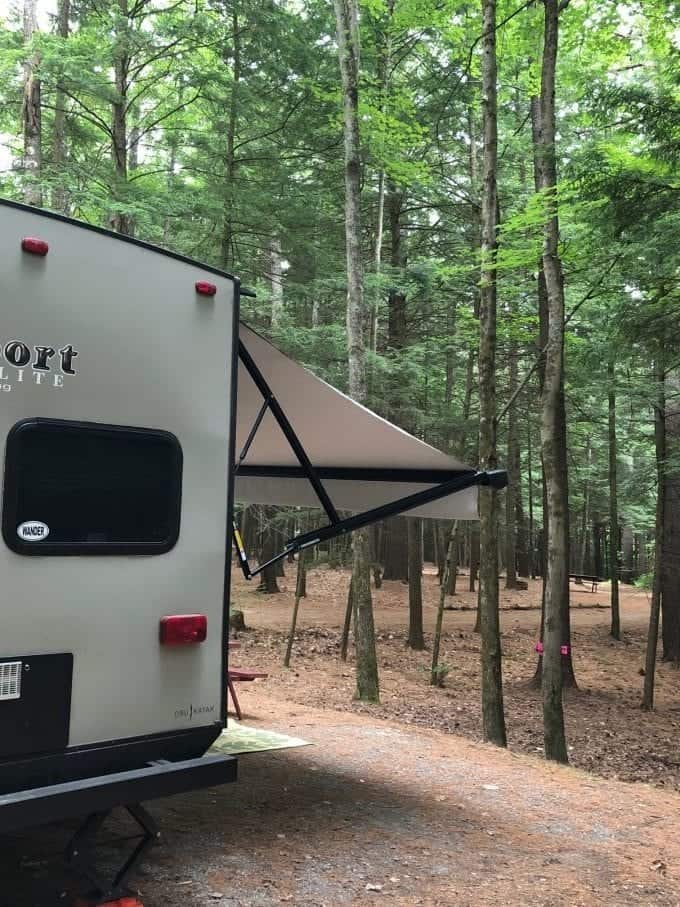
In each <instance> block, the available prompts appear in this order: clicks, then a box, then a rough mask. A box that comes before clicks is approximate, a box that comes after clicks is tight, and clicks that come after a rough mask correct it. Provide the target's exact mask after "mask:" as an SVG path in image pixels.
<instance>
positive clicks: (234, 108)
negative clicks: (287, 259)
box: [220, 0, 243, 268]
mask: <svg viewBox="0 0 680 907" xmlns="http://www.w3.org/2000/svg"><path fill="white" fill-rule="evenodd" d="M230 60H231V64H232V86H231V96H230V98H229V120H228V123H227V153H226V158H225V162H224V204H223V211H222V237H221V242H220V252H221V254H220V260H221V264H222V267H223V268H229V267H231V265H232V264H233V261H234V198H235V186H234V180H235V178H236V153H235V152H236V123H237V119H238V110H239V92H240V87H241V78H242V75H243V73H242V63H241V27H240V24H239V0H232V4H231V47H230V48H228V49H227V50H226V51H225V54H224V62H225V65H226V66H228V65H229V62H230Z"/></svg>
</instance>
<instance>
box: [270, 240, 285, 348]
mask: <svg viewBox="0 0 680 907" xmlns="http://www.w3.org/2000/svg"><path fill="white" fill-rule="evenodd" d="M269 281H270V284H271V289H272V308H271V313H272V314H271V322H270V324H271V327H272V328H273V329H274V330H276V329H277V328H280V327H281V323H282V321H283V256H282V254H281V240H280V239H279V238H278V237H274V238H273V239H272V240H271V242H270V243H269Z"/></svg>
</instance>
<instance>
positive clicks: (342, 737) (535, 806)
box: [0, 570, 680, 907]
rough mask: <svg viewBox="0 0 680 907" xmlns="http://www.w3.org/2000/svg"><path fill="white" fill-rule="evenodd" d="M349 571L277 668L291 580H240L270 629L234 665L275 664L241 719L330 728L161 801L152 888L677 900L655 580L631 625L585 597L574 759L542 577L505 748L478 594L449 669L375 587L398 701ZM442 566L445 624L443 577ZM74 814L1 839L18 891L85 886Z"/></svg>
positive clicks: (476, 901)
mask: <svg viewBox="0 0 680 907" xmlns="http://www.w3.org/2000/svg"><path fill="white" fill-rule="evenodd" d="M346 582H347V576H346V574H343V573H342V572H335V571H326V570H323V571H319V572H315V573H312V574H311V575H310V579H309V593H310V594H309V596H308V598H307V599H306V600H305V601H304V602H303V606H302V611H301V619H300V633H299V639H298V640H297V642H296V647H295V655H294V660H293V665H292V668H291V670H285V669H283V668H282V667H281V666H280V661H281V656H282V646H283V641H284V637H285V631H284V628H285V627H286V626H287V623H288V620H289V616H290V608H291V596H290V594H289V593H288V592H284V593H282V594H281V595H279V596H268V597H261V596H259V595H258V594H257V593H256V592H255V591H254V590H253V589H252V587H249V586H246V585H245V584H241V583H237V586H236V589H235V598H236V601H237V602H238V603H239V604H240V606H241V607H242V608H243V609H244V611H245V614H246V621H247V623H248V624H249V625H250V626H251V627H252V628H253V629H251V630H249V631H247V632H246V633H243V634H240V637H239V641H240V643H241V647H240V648H239V649H237V650H236V651H235V652H234V653H233V660H234V663H235V664H238V665H243V666H247V667H261V668H263V669H264V670H267V671H268V672H269V675H270V676H269V678H268V679H267V680H266V681H262V682H258V683H257V684H249V685H242V687H241V690H240V693H241V703H242V705H243V707H244V711H245V713H246V715H245V720H246V722H247V723H248V724H252V725H259V726H262V727H266V728H271V729H275V730H280V731H282V732H284V733H290V734H293V735H295V736H299V737H302V738H304V739H306V740H308V741H310V742H311V743H312V744H313V745H312V746H309V747H304V748H299V749H288V750H282V751H278V752H271V753H266V754H251V755H246V756H243V757H241V759H240V780H239V782H238V783H237V784H235V785H229V786H227V787H224V788H222V789H216V790H209V791H202V792H198V793H195V794H191V795H186V796H183V797H178V798H174V799H170V800H166V801H163V802H161V803H158V804H155V805H154V806H153V807H152V809H153V812H154V815H155V816H156V817H157V818H158V820H159V823H160V825H161V827H162V829H163V832H164V837H163V841H162V842H161V844H160V846H159V847H157V848H156V849H155V851H154V852H153V855H152V857H150V858H149V860H148V861H147V862H146V863H145V864H144V865H143V867H142V872H141V873H140V874H139V875H138V877H137V881H138V884H139V887H140V889H141V892H142V894H143V902H144V905H145V907H180V905H182V907H207V905H211V904H222V905H224V907H273V905H280V904H288V905H300V907H322V905H325V907H344V905H352V907H364V905H379V904H381V903H386V904H394V905H395V907H396V905H402V907H407V905H414V907H416V905H421V907H440V905H441V907H444V905H452V907H454V905H455V907H466V905H470V907H475V905H491V904H497V903H500V902H505V903H506V904H508V905H538V907H552V905H565V907H566V905H574V907H575V905H605V904H607V905H617V907H618V905H629V904H631V905H632V904H635V905H648V904H649V905H652V904H653V905H680V885H679V883H680V841H678V838H677V821H678V817H679V815H680V793H678V791H677V788H678V785H679V783H680V776H679V774H678V763H679V762H680V756H679V754H678V746H677V725H678V721H679V720H680V714H679V713H678V707H680V697H679V696H678V693H679V692H680V691H679V690H678V685H679V680H678V678H679V675H678V673H677V672H676V671H675V670H673V669H672V668H670V667H667V666H662V667H661V669H660V676H659V688H658V689H659V702H658V706H659V707H658V711H657V712H655V713H654V714H653V715H646V714H643V713H641V712H640V710H639V708H638V701H639V691H640V685H641V682H642V678H641V677H640V675H639V673H638V672H639V669H640V666H641V664H642V652H643V650H642V639H643V632H644V624H645V620H646V611H647V607H648V603H647V599H646V596H645V594H644V593H642V592H638V591H636V590H628V589H626V591H625V593H624V595H623V602H622V605H623V606H622V617H623V625H624V628H625V641H623V642H621V643H612V642H610V641H609V640H608V638H607V627H608V617H609V614H608V611H607V610H605V609H603V608H595V607H593V606H594V605H596V604H600V605H604V604H606V602H607V598H608V589H607V588H606V587H601V589H600V591H599V592H598V593H597V594H591V593H587V592H583V591H578V592H576V593H575V595H574V606H575V607H574V613H573V618H574V656H575V666H576V672H577V676H578V680H579V690H578V691H573V692H571V693H570V694H569V696H568V702H567V721H568V733H569V742H570V746H571V747H572V749H571V757H572V764H573V766H574V767H570V768H562V767H557V766H554V765H549V764H547V763H545V761H544V760H543V759H542V758H541V755H540V753H539V752H538V750H539V749H540V746H541V726H540V709H539V701H538V698H537V696H536V694H535V693H534V692H533V691H532V690H531V689H530V688H529V687H528V686H527V679H528V678H530V677H531V673H532V669H533V666H534V661H535V655H534V652H533V646H534V642H535V637H536V627H537V625H538V620H539V612H538V611H537V610H533V608H534V607H535V605H536V601H537V587H535V586H532V587H531V588H530V589H529V590H528V592H519V593H512V595H511V596H509V595H504V610H503V646H504V653H505V680H506V699H507V712H508V730H509V737H510V747H511V748H510V751H509V752H504V751H499V750H497V749H495V748H493V747H489V746H485V745H483V744H481V743H479V742H478V737H479V718H478V711H479V706H478V692H477V688H478V674H477V670H478V669H477V661H478V654H477V647H478V641H477V638H476V637H475V636H474V634H473V632H472V628H473V624H474V614H473V612H472V611H452V612H447V614H446V616H445V632H446V636H445V640H444V647H443V649H444V655H443V657H444V660H446V661H447V662H448V664H449V665H450V671H449V674H448V676H447V678H446V686H445V687H444V688H443V689H441V690H434V689H431V688H429V687H428V685H427V672H426V666H427V663H428V653H427V652H426V653H422V654H413V653H408V652H406V651H405V650H404V647H403V635H404V627H405V616H406V590H405V587H403V586H401V584H398V583H397V584H391V583H386V584H385V585H384V587H383V589H381V590H380V591H379V592H378V593H377V595H376V620H377V626H378V633H379V635H380V637H381V638H380V640H379V652H380V665H381V681H382V703H381V705H379V706H370V707H369V706H362V705H359V704H357V703H354V702H353V701H352V698H351V697H352V692H353V664H352V663H351V661H350V662H348V663H347V664H346V665H345V664H342V663H341V662H339V660H338V652H337V649H338V635H339V626H340V624H341V621H342V612H343V609H344V599H345V593H346ZM284 585H290V586H292V579H287V580H284ZM425 586H426V597H427V603H426V623H427V626H428V627H431V626H432V623H433V617H434V602H435V599H436V579H435V578H434V577H432V576H427V577H426V582H425ZM472 600H473V596H470V595H469V594H467V593H465V594H461V595H459V596H458V597H457V598H456V600H455V602H456V605H457V606H459V607H460V606H471V604H472ZM517 607H521V608H522V609H526V610H516V608H517ZM583 769H586V770H587V771H583ZM617 779H618V780H617ZM640 782H649V783H640ZM124 830H125V828H124V825H123V824H121V825H120V826H118V827H115V828H114V831H116V832H121V833H122V832H124ZM66 831H67V830H66V829H64V828H63V827H52V828H48V829H43V830H41V831H40V832H39V833H36V832H32V833H30V834H26V835H22V836H18V837H16V838H11V839H6V840H5V841H4V842H3V846H2V848H0V879H2V888H1V889H0V907H29V905H31V907H47V905H48V904H52V903H68V901H67V899H66V898H63V899H62V900H58V893H57V894H56V895H55V896H56V898H57V900H54V901H51V900H49V897H51V896H52V895H54V894H55V892H57V889H60V890H61V891H65V890H67V889H68V888H69V886H70V884H71V881H70V880H69V879H67V878H57V876H56V875H55V870H54V867H53V866H52V864H51V863H50V862H49V855H50V854H51V853H53V852H55V851H56V850H57V849H58V848H59V847H60V846H61V845H62V844H63V840H64V838H65V836H66Z"/></svg>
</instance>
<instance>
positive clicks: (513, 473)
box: [505, 301, 521, 589]
mask: <svg viewBox="0 0 680 907" xmlns="http://www.w3.org/2000/svg"><path fill="white" fill-rule="evenodd" d="M516 311H517V306H516V304H515V303H514V301H513V304H512V306H511V312H512V314H515V313H516ZM516 391H517V343H516V342H515V341H514V340H511V341H510V348H509V350H508V394H509V396H510V399H512V398H513V396H514V395H515V393H516ZM520 478H521V477H520V454H519V433H518V418H517V400H515V401H514V402H513V403H512V404H511V406H510V409H509V410H508V487H507V489H506V491H505V588H506V589H516V588H517V512H518V509H519V507H520V506H521V502H520V497H519V488H520V484H519V483H520Z"/></svg>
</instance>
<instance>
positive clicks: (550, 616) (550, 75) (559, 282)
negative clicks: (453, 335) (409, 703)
mask: <svg viewBox="0 0 680 907" xmlns="http://www.w3.org/2000/svg"><path fill="white" fill-rule="evenodd" d="M544 16H545V18H544V39H543V62H542V67H541V97H540V117H539V144H538V147H536V149H535V152H536V163H537V169H538V179H539V188H540V190H541V192H542V193H543V199H544V204H545V205H546V220H545V224H544V231H543V254H542V265H543V274H544V276H545V287H546V293H547V303H548V340H547V350H546V358H545V377H544V382H543V392H542V395H541V451H542V454H543V469H544V472H545V481H546V492H547V502H548V563H547V576H546V582H545V625H544V630H543V664H542V686H543V733H544V742H545V755H546V758H547V759H552V760H554V761H557V762H564V763H566V762H568V761H569V760H568V755H567V743H566V737H565V731H564V710H563V702H562V687H563V684H562V658H563V655H562V651H563V650H562V646H566V652H565V654H566V653H568V651H569V643H568V640H563V637H562V632H563V620H562V618H563V614H562V612H563V610H564V602H565V597H566V601H567V602H568V589H569V566H568V565H569V524H568V520H569V509H568V486H567V474H566V468H565V467H566V450H565V447H566V443H565V442H566V438H565V435H564V419H563V413H564V281H563V275H562V263H561V261H560V256H559V248H558V247H559V221H558V208H557V195H556V192H557V160H556V154H555V134H556V126H555V70H556V64H557V48H558V31H559V7H558V0H544ZM565 590H566V596H565ZM567 610H568V607H567Z"/></svg>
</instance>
